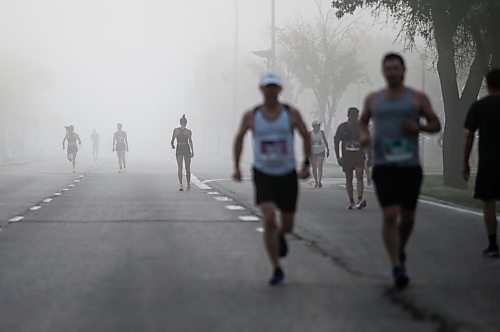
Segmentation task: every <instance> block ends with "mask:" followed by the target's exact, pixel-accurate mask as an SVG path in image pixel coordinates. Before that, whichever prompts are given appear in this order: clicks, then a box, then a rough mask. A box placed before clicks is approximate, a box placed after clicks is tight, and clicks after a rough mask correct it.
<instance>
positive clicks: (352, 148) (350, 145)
mask: <svg viewBox="0 0 500 332" xmlns="http://www.w3.org/2000/svg"><path fill="white" fill-rule="evenodd" d="M345 149H346V151H349V152H358V151H359V150H361V144H360V143H359V142H358V141H347V142H346V144H345Z"/></svg>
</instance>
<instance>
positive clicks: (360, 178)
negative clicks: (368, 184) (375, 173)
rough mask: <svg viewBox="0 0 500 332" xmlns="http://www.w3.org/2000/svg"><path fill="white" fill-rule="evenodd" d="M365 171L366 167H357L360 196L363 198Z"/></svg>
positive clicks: (357, 183)
mask: <svg viewBox="0 0 500 332" xmlns="http://www.w3.org/2000/svg"><path fill="white" fill-rule="evenodd" d="M364 171H365V170H364V168H356V185H357V190H358V197H360V198H361V199H362V198H363V195H364V190H365V184H364V182H363V181H364V180H363V174H364Z"/></svg>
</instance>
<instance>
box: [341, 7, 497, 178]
mask: <svg viewBox="0 0 500 332" xmlns="http://www.w3.org/2000/svg"><path fill="white" fill-rule="evenodd" d="M332 5H333V7H334V8H336V9H337V16H339V17H342V16H343V15H344V14H347V13H353V12H354V11H355V10H356V9H357V8H359V7H363V6H369V7H372V8H373V9H374V10H375V12H378V13H380V12H381V11H382V10H388V11H389V12H390V13H391V14H392V15H393V17H394V18H395V20H396V21H397V22H399V23H401V26H402V30H403V31H402V32H403V33H404V34H405V35H406V37H407V38H408V41H409V42H410V44H413V42H414V40H415V37H416V35H417V34H420V35H421V36H423V37H424V38H426V40H427V41H428V42H429V44H430V45H432V46H433V47H435V49H436V52H437V55H438V60H437V63H436V64H437V70H438V73H439V79H440V84H441V91H442V96H443V102H444V108H445V115H446V126H445V132H444V141H443V167H444V183H445V184H446V185H449V186H454V187H465V185H466V184H465V182H464V181H463V179H462V176H461V165H462V156H463V152H462V146H461V144H457V142H461V141H462V140H463V121H464V118H465V114H466V111H467V109H468V107H469V106H470V105H471V104H472V103H473V102H474V101H475V100H476V99H477V97H478V94H479V90H480V88H481V85H482V83H483V77H484V74H485V72H486V71H487V69H488V68H489V67H492V66H498V65H499V62H500V45H499V40H498V39H495V36H494V34H495V33H496V32H497V31H499V28H500V27H499V24H500V20H499V19H500V0H458V1H453V2H452V1H441V0H382V1H378V0H339V1H333V3H332ZM461 73H462V74H463V76H465V80H463V82H462V80H460V76H461V75H460V74H461Z"/></svg>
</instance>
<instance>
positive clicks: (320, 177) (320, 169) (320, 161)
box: [317, 156, 325, 183]
mask: <svg viewBox="0 0 500 332" xmlns="http://www.w3.org/2000/svg"><path fill="white" fill-rule="evenodd" d="M317 159H318V160H317V165H318V183H321V180H323V165H324V164H325V157H324V156H321V157H318V158H317Z"/></svg>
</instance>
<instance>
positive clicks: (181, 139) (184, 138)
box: [175, 128, 189, 145]
mask: <svg viewBox="0 0 500 332" xmlns="http://www.w3.org/2000/svg"><path fill="white" fill-rule="evenodd" d="M175 138H176V139H177V145H188V144H189V129H186V128H184V129H182V128H179V129H178V131H177V135H176V136H175Z"/></svg>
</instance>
